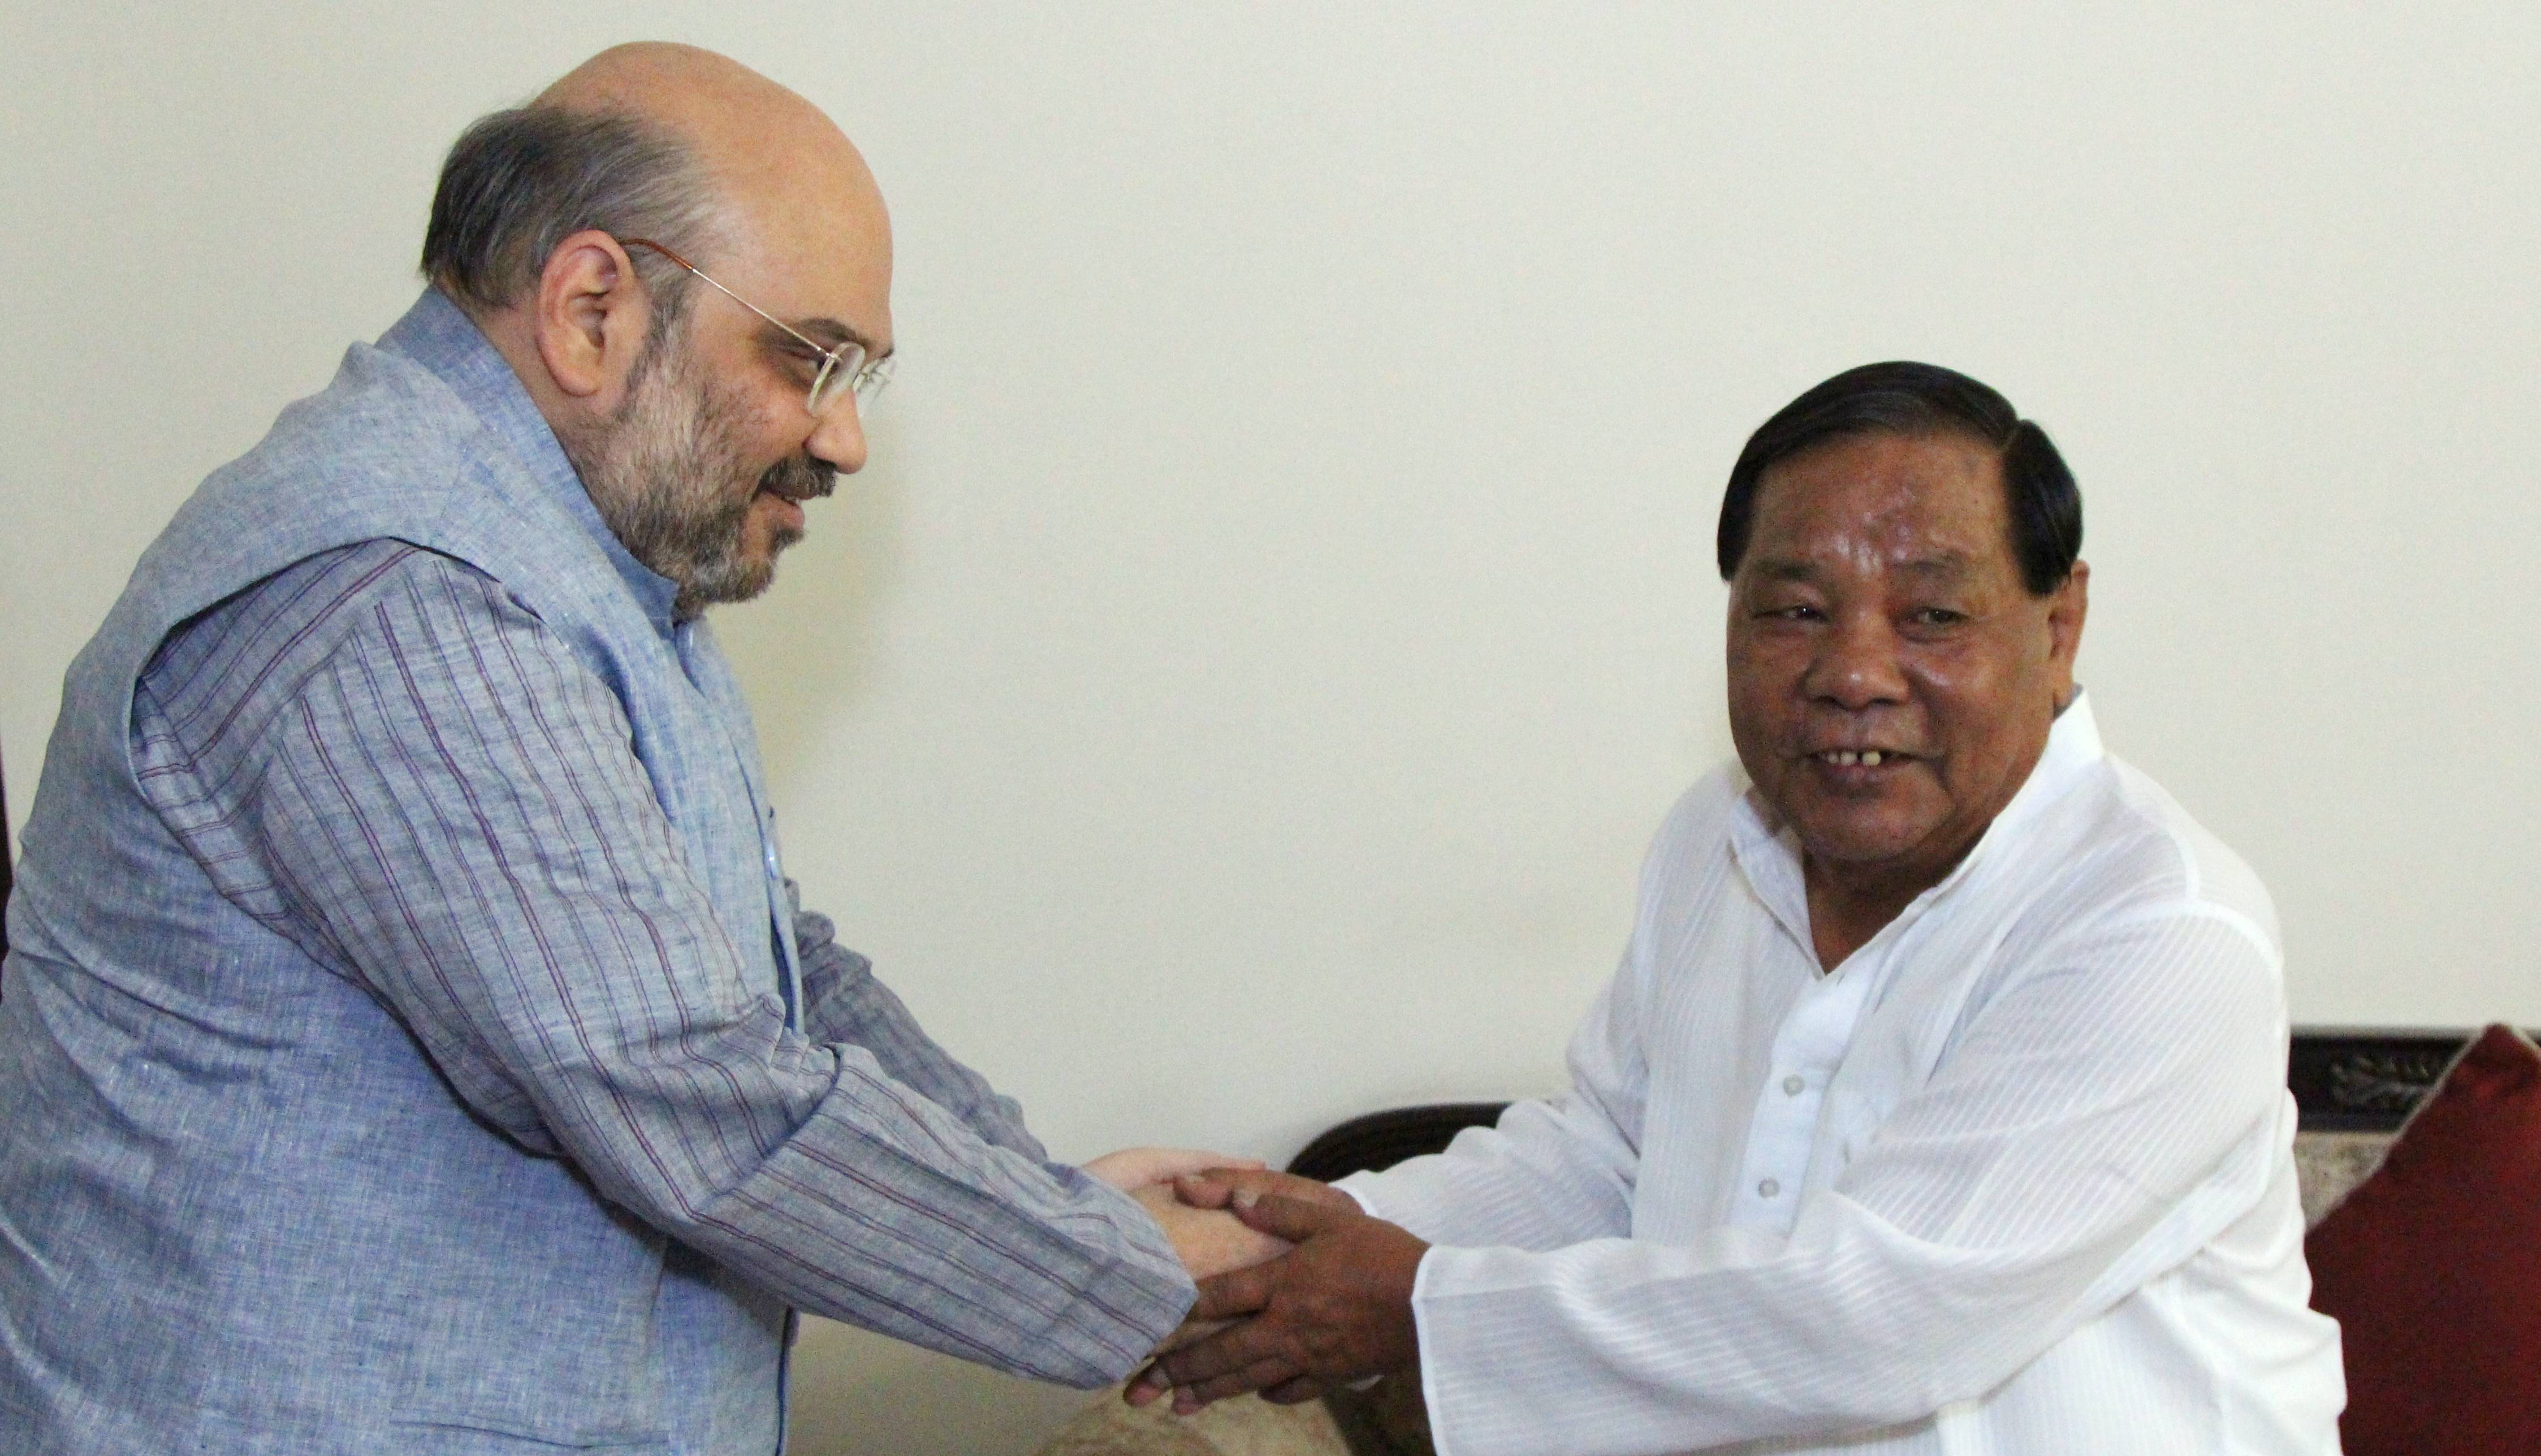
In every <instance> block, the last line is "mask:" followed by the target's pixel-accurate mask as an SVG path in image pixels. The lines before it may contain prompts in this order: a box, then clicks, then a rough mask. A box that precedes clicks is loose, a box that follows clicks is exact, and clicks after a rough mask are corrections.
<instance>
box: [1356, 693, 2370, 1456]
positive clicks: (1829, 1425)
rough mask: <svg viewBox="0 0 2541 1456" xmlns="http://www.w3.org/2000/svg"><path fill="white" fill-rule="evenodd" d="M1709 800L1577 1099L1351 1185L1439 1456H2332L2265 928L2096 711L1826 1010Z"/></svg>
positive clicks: (1784, 919) (1885, 936)
mask: <svg viewBox="0 0 2541 1456" xmlns="http://www.w3.org/2000/svg"><path fill="white" fill-rule="evenodd" d="M1810 946H1811V941H1810V937H1809V929H1808V902H1807V897H1806V894H1805V892H1804V889H1803V886H1802V883H1801V871H1800V858H1799V850H1798V845H1797V841H1796V840H1795V839H1794V838H1793V837H1792V836H1791V835H1790V834H1789V833H1788V832H1787V831H1786V830H1783V829H1782V828H1781V827H1780V826H1779V824H1778V823H1777V822H1775V821H1774V820H1773V819H1772V817H1771V811H1770V810H1767V809H1765V808H1764V807H1763V805H1762V804H1761V802H1760V801H1759V800H1757V799H1756V797H1755V796H1754V795H1753V794H1752V793H1750V792H1749V786H1748V782H1747V779H1746V777H1745V775H1743V774H1741V773H1739V772H1738V771H1737V770H1736V769H1735V768H1734V767H1733V768H1725V769H1723V770H1721V771H1720V772H1717V773H1715V774H1713V775H1711V776H1710V777H1708V778H1706V779H1705V780H1704V781H1703V782H1702V783H1700V784H1698V785H1697V786H1696V787H1695V788H1694V789H1693V790H1692V791H1690V792H1689V793H1687V795H1686V796H1685V798H1684V799H1683V800H1681V801H1680V802H1679V803H1678V805H1677V807H1676V809H1675V812H1674V813H1672V814H1671V815H1670V816H1669V818H1668V822H1667V824H1666V827H1665V828H1664V829H1662V830H1661V831H1660V834H1659V837H1658V840H1657V842H1656V843H1655V844H1654V845H1653V846H1652V848H1651V851H1650V855H1649V858H1648V861H1647V863H1646V865H1645V866H1644V869H1643V873H1642V882H1641V899H1640V909H1639V912H1638V917H1637V921H1636V923H1635V925H1634V927H1633V939H1632V943H1631V946H1630V947H1629V949H1628V950H1627V951H1626V953H1625V956H1624V962H1623V966H1622V968H1621V969H1620V970H1619V971H1618V972H1617V973H1616V976H1615V979H1614V980H1613V982H1611V983H1609V984H1608V985H1607V987H1606V989H1605V991H1604V992H1603V994H1602V995H1601V996H1600V998H1599V999H1598V1001H1597V1003H1596V1005H1595V1006H1594V1007H1593V1008H1592V1009H1591V1010H1590V1012H1589V1014H1588V1017H1587V1020H1586V1021H1585V1022H1584V1023H1583V1024H1582V1025H1581V1027H1580V1028H1579V1031H1578V1033H1577V1035H1576V1036H1575V1037H1574V1038H1573V1039H1572V1041H1571V1045H1570V1072H1571V1078H1572V1088H1571V1091H1570V1092H1569V1093H1568V1094H1567V1095H1565V1096H1562V1097H1560V1098H1556V1099H1553V1100H1551V1101H1546V1102H1522V1103H1519V1104H1517V1105H1516V1106H1514V1107H1512V1108H1511V1109H1510V1110H1509V1111H1508V1113H1507V1114H1506V1115H1504V1116H1503V1117H1502V1118H1501V1119H1500V1122H1499V1126H1498V1127H1497V1128H1485V1129H1476V1130H1473V1131H1469V1132H1466V1133H1465V1134H1463V1135H1462V1136H1460V1137H1458V1138H1457V1139H1456V1142H1455V1144H1454V1145H1453V1146H1452V1147H1450V1148H1449V1149H1448V1150H1447V1151H1446V1152H1445V1153H1443V1154H1441V1155H1439V1156H1436V1157H1427V1158H1419V1159H1416V1160H1414V1161H1412V1162H1409V1163H1405V1164H1403V1165H1401V1166H1399V1167H1397V1168H1395V1169H1392V1170H1390V1171H1388V1172H1385V1173H1382V1174H1376V1175H1362V1176H1360V1177H1357V1178H1354V1179H1351V1180H1348V1181H1347V1182H1346V1183H1345V1184H1344V1185H1343V1186H1344V1187H1345V1188H1347V1189H1348V1190H1349V1192H1350V1193H1351V1194H1352V1195H1353V1196H1355V1197H1356V1198H1358V1199H1359V1201H1361V1202H1362V1203H1364V1204H1366V1205H1367V1206H1368V1207H1369V1208H1370V1210H1371V1211H1373V1212H1375V1213H1376V1214H1378V1215H1379V1216H1381V1217H1385V1218H1389V1219H1392V1220H1394V1221H1395V1222H1398V1223H1401V1224H1403V1225H1404V1226H1405V1227H1407V1228H1410V1229H1411V1230H1413V1231H1414V1232H1415V1233H1417V1234H1419V1235H1420V1236H1421V1237H1422V1238H1425V1239H1427V1240H1429V1241H1430V1242H1431V1243H1432V1244H1433V1245H1435V1246H1436V1247H1434V1248H1433V1249H1431V1251H1430V1252H1429V1254H1428V1255H1427V1257H1426V1258H1424V1259H1423V1260H1422V1261H1421V1266H1420V1274H1419V1280H1418V1284H1417V1286H1416V1292H1415V1294H1414V1298H1413V1305H1414V1309H1415V1312H1416V1316H1417V1318H1418V1322H1419V1328H1420V1348H1421V1377H1422V1381H1423V1384H1424V1387H1425V1389H1426V1392H1427V1396H1428V1401H1429V1411H1430V1420H1431V1424H1432V1426H1433V1429H1434V1433H1435V1438H1436V1441H1437V1445H1438V1449H1439V1451H1440V1452H1441V1453H1442V1456H1488V1453H1500V1452H1507V1453H1511V1456H1520V1453H1523V1456H1552V1453H1559V1452H1575V1453H1592V1452H1615V1453H1622V1452H1675V1451H1689V1450H1695V1449H1700V1448H1705V1447H1711V1446H1717V1445H1722V1444H1733V1443H1741V1442H1754V1443H1755V1444H1754V1445H1752V1446H1746V1447H1742V1449H1749V1450H1759V1451H1762V1450H1772V1451H1778V1452H1780V1451H1837V1450H1841V1451H1843V1452H1846V1453H1848V1456H1865V1453H1874V1452H1875V1453H1883V1456H1886V1453H1900V1456H1902V1453H1909V1452H1913V1453H1977V1452H1983V1453H1989V1456H2033V1453H2035V1456H2097V1453H2119V1452H2125V1453H2141V1456H2197V1453H2227V1452H2228V1453H2233V1456H2280V1453H2302V1456H2321V1453H2330V1452H2335V1451H2336V1450H2337V1449H2338V1432H2337V1416H2338V1411H2339V1408H2340V1406H2341V1405H2342V1403H2343V1401H2344V1397H2345V1386H2344V1380H2343V1377H2342V1373H2341V1368H2340V1364H2339V1346H2338V1330H2337V1326H2336V1325H2335V1324H2334V1323H2333V1322H2332V1321H2330V1320H2328V1319H2326V1318H2324V1317H2323V1316H2320V1315H2317V1314H2314V1313H2313V1312H2311V1310H2310V1309H2308V1308H2307V1307H2306V1300H2307V1298H2308V1295H2309V1292H2310V1283H2311V1281H2310V1275H2309V1273H2308V1272H2307V1271H2306V1270H2305V1269H2304V1267H2303V1262H2302V1231H2303V1230H2302V1213H2301V1208H2300V1205H2299V1203H2298V1202H2297V1201H2296V1198H2295V1190H2294V1175H2293V1167H2292V1160H2291V1154H2290V1145H2291V1140H2292V1136H2293V1125H2294V1113H2293V1105H2292V1100H2291V1099H2290V1098H2289V1097H2288V1096H2287V1093H2286V1090H2285V1063H2286V1045H2287V1021H2286V1011H2285V996H2284V990H2283V984H2282V968H2283V955H2282V952H2281V950H2280V948H2279V945H2278V937H2277V926H2276V918H2275V912H2274V910H2272V908H2271V907H2270V905H2269V902H2268V896H2267V892H2266V891H2265V890H2264V889H2263V888H2262V887H2261V886H2260V884H2259V882H2258V880H2257V879H2256V877H2254V876H2253V875H2252V874H2251V872H2250V870H2249V869H2248V867H2247V866H2245V865H2243V864H2242V863H2241V861H2240V860H2239V859H2238V858H2236V857H2235V856H2234V855H2233V854H2232V852H2231V851H2230V850H2228V849H2226V848H2224V847H2223V845H2222V844H2221V843H2220V842H2218V841H2217V840H2216V839H2215V838H2214V837H2212V836H2211V835H2209V834H2207V833H2206V832H2205V831H2204V830H2202V829H2200V828H2199V827H2198V826H2197V825H2196V824H2195V823H2194V822H2192V821H2191V820H2190V819H2189V818H2188V816H2187V815H2186V814H2184V813H2182V812H2181V810H2180V809H2179V807H2178V805H2176V804H2175V803H2173V802H2172V801H2171V800H2170V798H2169V797H2168V796H2167V795H2165V794H2164V793H2163V792H2162V791H2161V790H2160V789H2159V788H2157V787H2156V786H2154V785H2153V784H2152V783H2151V782H2150V781H2149V780H2148V779H2146V778H2144V777H2143V776H2142V774H2140V773H2138V772H2136V771H2135V770H2133V769H2131V768H2128V767H2126V766H2124V765H2122V764H2118V763H2117V762H2115V761H2114V760H2112V759H2110V758H2108V757H2107V756H2106V755H2105V754H2104V753H2103V751H2102V749H2101V747H2100V740H2099V734H2098V731H2097V729H2096V728H2095V727H2094V726H2093V724H2092V721H2091V711H2090V708H2089V706H2088V704H2087V703H2084V702H2082V701H2079V700H2076V701H2075V702H2074V703H2073V704H2072V705H2071V706H2069V708H2067V710H2066V711H2065V713H2064V714H2063V715H2062V716H2061V717H2060V718H2059V719H2058V720H2057V723H2056V727H2055V730H2054V732H2053V734H2052V735H2051V737H2050V739H2049V742H2048V747H2047V751H2046V754H2045V756H2044V757H2043V758H2042V759H2041V760H2040V762H2039V764H2038V767H2037V768H2036V770H2035V771H2034V772H2033V773H2032V774H2031V775H2030V778H2029V781H2028V782H2027V783H2026V784H2025V785H2023V786H2022V788H2021V790H2020V793H2019V794H2018V796H2016V797H2015V798H2014V799H2013V800H2012V802H2011V804H2010V805H2009V806H2008V807H2007V808H2005V809H2004V811H2003V812H2002V814H2001V816H2000V817H1998V818H1997V819H1996V821H1995V823H1994V825H1993V827H1992V828H1991V829H1990V830H1988V832H1987V834H1986V836H1985V837H1984V839H1983V840H1982V841H1981V842H1980V843H1979V844H1978V845H1977V847H1976V848H1975V849H1974V850H1973V851H1971V852H1970V854H1969V855H1968V857H1967V859H1966V860H1964V861H1963V862H1962V863H1961V864H1960V865H1959V867H1958V868H1957V869H1956V870H1955V871H1953V872H1952V873H1951V874H1950V876H1949V877H1948V878H1947V879H1946V880H1944V881H1942V883H1940V884H1939V885H1937V886H1935V887H1933V888H1932V889H1931V890H1929V891H1927V892H1925V893H1924V895H1923V896H1922V897H1921V898H1919V899H1918V900H1916V902H1915V903H1914V904H1913V905H1912V906H1910V907H1909V908H1908V909H1907V910H1906V911H1905V913H1903V914H1901V915H1899V916H1898V918H1897V919H1896V921H1895V922H1894V923H1892V924H1890V925H1889V926H1888V927H1887V928H1886V929H1884V930H1882V931H1881V932H1880V933H1879V934H1878V935H1877V936H1876V937H1875V938H1873V939H1872V940H1871V941H1870V943H1869V944H1867V945H1865V946H1863V947H1862V948H1861V949H1860V950H1859V951H1856V952H1855V953H1854V954H1853V955H1852V957H1851V959H1849V960H1847V961H1846V962H1845V963H1844V964H1843V965H1842V966H1840V967H1838V968H1836V970H1835V971H1834V973H1833V974H1831V975H1822V974H1821V973H1820V970H1819V967H1818V964H1817V960H1816V956H1815V954H1814V953H1813V951H1812V950H1811V949H1810Z"/></svg>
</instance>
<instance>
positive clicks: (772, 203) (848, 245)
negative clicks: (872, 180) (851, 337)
mask: <svg viewBox="0 0 2541 1456" xmlns="http://www.w3.org/2000/svg"><path fill="white" fill-rule="evenodd" d="M823 182H827V183H829V184H827V185H824V184H822V183H823ZM751 183H758V184H757V185H753V184H751ZM839 183H840V180H838V179H819V178H814V177H804V176H796V177H791V178H766V177H762V178H752V179H749V180H747V181H746V182H743V183H742V184H741V185H737V186H732V187H731V188H730V193H729V195H730V198H731V205H730V206H728V207H727V208H726V209H725V218H724V227H723V229H722V231H723V233H724V235H725V239H726V244H727V246H726V248H725V249H724V250H723V255H724V256H723V263H724V269H725V272H718V273H717V276H718V277H725V274H726V273H729V275H730V276H728V277H725V281H727V282H728V283H729V284H730V285H731V286H732V287H733V288H734V289H735V290H736V291H738V292H740V293H741V295H742V296H743V297H745V298H748V299H749V300H751V302H753V303H756V304H758V305H759V306H760V307H761V308H763V309H765V310H767V311H768V312H769V313H771V314H774V315H775V316H776V317H777V318H779V319H782V320H784V321H786V322H787V323H789V324H793V325H795V326H796V327H798V328H801V327H803V326H804V325H805V324H807V323H813V322H816V321H834V322H835V323H837V324H840V325H843V326H845V328H847V329H849V330H851V331H853V332H854V333H855V334H858V335H861V336H862V337H863V338H865V339H866V340H868V341H870V342H873V343H875V344H877V345H879V346H881V347H883V348H886V349H887V348H889V347H890V345H891V223H890V219H889V216H888V215H887V214H886V213H885V212H884V210H883V207H882V199H881V197H880V195H879V194H877V193H875V192H873V191H872V190H871V189H870V186H869V185H868V186H865V187H857V186H854V185H852V184H851V183H850V184H844V185H842V184H839ZM708 266H709V270H710V271H711V270H713V269H712V265H711V264H709V265H708ZM753 290H756V291H755V292H754V291H753ZM806 331H807V332H813V331H814V330H811V329H807V330H806ZM814 336H815V337H821V333H820V332H814ZM823 341H824V342H827V341H828V340H827V339H826V338H825V339H823Z"/></svg>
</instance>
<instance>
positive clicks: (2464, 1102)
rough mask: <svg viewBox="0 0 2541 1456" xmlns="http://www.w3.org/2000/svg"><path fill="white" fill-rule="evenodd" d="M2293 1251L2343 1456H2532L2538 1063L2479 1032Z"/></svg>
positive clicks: (2514, 1044)
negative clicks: (2341, 1406) (2308, 1282)
mask: <svg viewBox="0 0 2541 1456" xmlns="http://www.w3.org/2000/svg"><path fill="white" fill-rule="evenodd" d="M2303 1252H2304V1254H2305V1255H2306V1256H2307V1257H2308V1258H2309V1260H2310V1262H2311V1274H2312V1301H2311V1302H2312V1306H2313V1307H2314V1308H2316V1309H2318V1310H2320V1311H2321V1312H2322V1313H2324V1314H2328V1315H2332V1316H2335V1317H2336V1318H2337V1320H2338V1322H2339V1325H2340V1327H2341V1331H2342V1336H2343V1339H2344V1342H2345V1345H2346V1348H2347V1415H2346V1416H2345V1417H2344V1418H2343V1419H2342V1420H2340V1421H2339V1430H2340V1433H2341V1435H2342V1436H2343V1437H2344V1439H2345V1442H2346V1446H2347V1453H2348V1456H2444V1453H2448V1452H2461V1453H2464V1456H2469V1453H2478V1456H2496V1453H2501V1452H2541V1050H2535V1049H2534V1047H2533V1045H2532V1043H2531V1042H2530V1041H2528V1040H2526V1039H2525V1038H2524V1037H2523V1035H2522V1034H2521V1033H2519V1032H2517V1031H2515V1030H2514V1029H2513V1028H2512V1027H2506V1026H2492V1027H2490V1028H2489V1029H2488V1030H2487V1031H2485V1032H2482V1033H2480V1035H2479V1038H2478V1040H2476V1041H2474V1042H2472V1043H2471V1045H2470V1046H2469V1048H2468V1049H2467V1050H2465V1051H2464V1052H2463V1053H2462V1055H2461V1056H2460V1057H2459V1058H2458V1059H2457V1060H2455V1061H2454V1062H2453V1064H2452V1067H2451V1069H2450V1070H2448V1071H2446V1072H2445V1073H2444V1077H2443V1080H2442V1081H2441V1082H2440V1083H2439V1084H2437V1086H2436V1087H2435V1090H2434V1091H2432V1093H2430V1094H2428V1097H2427V1100H2426V1101H2425V1102H2424V1103H2422V1104H2421V1105H2420V1106H2419V1108H2418V1111H2417V1112H2416V1113H2415V1114H2414V1115H2412V1116H2411V1117H2410V1119H2409V1122H2408V1125H2407V1126H2406V1127H2405V1128H2402V1129H2401V1132H2400V1135H2399V1138H2398V1139H2397V1140H2396V1141H2394V1142H2393V1143H2392V1144H2391V1152H2390V1155H2389V1156H2388V1157H2387V1158H2385V1159H2384V1160H2383V1163H2382V1166H2381V1168H2380V1169H2379V1170H2378V1171H2376V1172H2375V1173H2374V1175H2373V1176H2372V1177H2371V1178H2368V1179H2366V1180H2365V1181H2364V1182H2363V1184H2362V1185H2360V1186H2359V1187H2358V1188H2357V1190H2356V1191H2355V1192H2354V1193H2352V1194H2349V1195H2348V1196H2347V1200H2346V1201H2344V1202H2342V1203H2340V1204H2339V1205H2338V1206H2337V1207H2336V1208H2335V1209H2333V1210H2331V1212H2330V1214H2329V1216H2328V1217H2326V1218H2324V1219H2322V1220H2321V1221H2320V1224H2319V1226H2317V1227H2315V1228H2314V1229H2313V1230H2312V1231H2311V1236H2310V1237H2309V1238H2308V1239H2306V1240H2304V1243H2303Z"/></svg>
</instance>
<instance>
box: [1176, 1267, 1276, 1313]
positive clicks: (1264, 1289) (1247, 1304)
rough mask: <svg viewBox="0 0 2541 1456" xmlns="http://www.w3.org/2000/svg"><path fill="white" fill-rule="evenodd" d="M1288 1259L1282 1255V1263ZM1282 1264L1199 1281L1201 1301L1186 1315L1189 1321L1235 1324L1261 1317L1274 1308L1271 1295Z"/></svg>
mask: <svg viewBox="0 0 2541 1456" xmlns="http://www.w3.org/2000/svg"><path fill="white" fill-rule="evenodd" d="M1285 1257H1286V1256H1285V1255H1282V1256H1281V1259H1284V1258H1285ZM1279 1264H1280V1260H1279V1259H1271V1260H1266V1261H1264V1262H1263V1263H1261V1264H1248V1265H1246V1266H1245V1267H1244V1268H1242V1269H1231V1270H1228V1271H1227V1272H1226V1273H1224V1274H1212V1275H1210V1276H1209V1277H1207V1278H1204V1279H1202V1280H1200V1281H1199V1298H1198V1299H1197V1300H1194V1301H1193V1302H1192V1307H1191V1308H1190V1309H1188V1310H1185V1311H1184V1312H1183V1318H1184V1319H1187V1320H1231V1319H1236V1318H1238V1317H1240V1316H1243V1315H1249V1314H1260V1313H1261V1312H1262V1311H1264V1310H1266V1309H1269V1308H1270V1291H1271V1290H1272V1289H1273V1288H1274V1287H1276V1286H1277V1284H1278V1282H1279V1280H1278V1273H1277V1272H1278V1269H1279Z"/></svg>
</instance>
